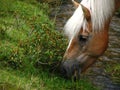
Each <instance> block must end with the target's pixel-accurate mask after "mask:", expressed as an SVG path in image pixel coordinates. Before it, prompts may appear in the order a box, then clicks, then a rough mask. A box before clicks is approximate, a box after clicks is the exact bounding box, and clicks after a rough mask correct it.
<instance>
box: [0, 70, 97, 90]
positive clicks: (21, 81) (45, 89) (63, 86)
mask: <svg viewBox="0 0 120 90" xmlns="http://www.w3.org/2000/svg"><path fill="white" fill-rule="evenodd" d="M0 72H1V74H0V83H1V84H2V85H3V84H8V85H9V86H14V87H13V89H14V88H15V90H97V88H94V87H93V86H92V85H91V84H90V82H89V81H87V80H85V79H84V80H81V81H77V82H73V81H71V80H65V79H64V78H61V77H59V76H58V75H55V74H50V73H48V72H44V71H42V72H40V73H39V74H31V73H25V72H21V71H14V70H10V69H9V70H4V69H3V70H1V69H0ZM1 81H2V82H1ZM86 82H87V83H86ZM0 86H1V85H0ZM4 88H7V87H6V86H5V87H4ZM13 89H12V90H13ZM8 90H9V89H8Z"/></svg>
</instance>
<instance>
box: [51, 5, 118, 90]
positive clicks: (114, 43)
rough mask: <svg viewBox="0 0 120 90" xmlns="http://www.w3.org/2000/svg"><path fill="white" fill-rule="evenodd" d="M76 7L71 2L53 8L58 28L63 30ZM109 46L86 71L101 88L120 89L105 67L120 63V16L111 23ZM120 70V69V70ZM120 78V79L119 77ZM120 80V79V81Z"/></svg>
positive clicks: (107, 89)
mask: <svg viewBox="0 0 120 90" xmlns="http://www.w3.org/2000/svg"><path fill="white" fill-rule="evenodd" d="M74 10H75V9H74V7H73V5H71V4H64V5H61V6H60V7H59V8H53V11H52V13H51V18H52V19H55V18H54V17H55V15H56V20H55V21H56V22H55V23H56V30H63V26H64V25H65V23H66V21H67V20H68V18H69V17H70V16H71V15H72V14H73V12H74ZM109 36H110V37H109V47H108V49H107V51H106V52H105V54H104V55H103V56H102V57H100V59H99V60H98V61H97V62H96V64H94V65H93V66H92V67H91V68H90V69H89V70H88V72H87V73H86V77H88V78H89V79H90V80H91V82H92V83H93V84H94V85H95V86H98V87H99V88H101V90H120V84H118V83H116V82H113V80H112V79H111V75H109V74H108V73H107V72H106V70H105V67H106V65H107V62H113V63H120V45H119V44H120V18H118V17H116V16H114V17H113V18H112V22H111V24H110V31H109ZM119 71H120V70H119ZM119 80H120V79H119ZM119 82H120V81H119Z"/></svg>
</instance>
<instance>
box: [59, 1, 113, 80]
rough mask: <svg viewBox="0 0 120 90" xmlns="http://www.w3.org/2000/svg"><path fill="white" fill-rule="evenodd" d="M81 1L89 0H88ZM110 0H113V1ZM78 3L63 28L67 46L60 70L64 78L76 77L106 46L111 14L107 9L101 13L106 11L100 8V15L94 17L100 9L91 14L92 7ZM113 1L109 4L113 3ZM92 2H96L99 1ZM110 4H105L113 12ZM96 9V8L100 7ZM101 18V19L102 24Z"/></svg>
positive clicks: (94, 60)
mask: <svg viewBox="0 0 120 90" xmlns="http://www.w3.org/2000/svg"><path fill="white" fill-rule="evenodd" d="M82 1H87V2H89V1H90V0H82ZM91 1H93V0H91ZM96 1H97V0H96ZM102 1H105V0H102ZM102 1H100V3H103V2H102ZM106 1H108V2H104V3H105V4H106V5H107V3H109V0H106ZM73 2H74V0H73ZM110 2H112V0H111V1H110ZM81 3H83V4H79V5H78V3H77V4H76V3H74V4H76V6H77V9H76V11H75V12H74V14H73V16H72V17H71V18H70V19H69V20H68V22H67V23H66V25H65V27H64V31H65V34H66V35H67V36H68V38H69V45H68V47H67V49H66V52H65V54H64V57H63V61H62V63H61V72H62V74H63V75H64V76H65V77H67V78H70V77H74V78H75V79H77V78H79V77H80V74H81V73H82V72H84V71H86V69H87V68H88V67H89V66H91V65H92V64H93V63H95V62H96V60H97V58H98V57H99V56H101V55H102V54H103V53H104V52H105V50H106V49H107V47H108V29H109V24H110V19H111V18H110V17H111V16H112V13H109V12H108V14H106V15H104V16H102V14H103V13H104V12H105V10H103V11H102V14H100V15H101V16H100V18H99V16H97V14H99V11H97V14H96V12H95V14H94V13H93V14H92V11H91V10H90V9H91V7H89V6H84V4H86V3H85V2H81ZM112 3H113V2H112ZM112 3H109V4H111V5H113V4H112ZM95 4H98V2H97V3H95ZM88 5H89V4H88ZM95 6H96V5H95ZM111 7H112V6H111ZM111 7H110V8H109V7H108V10H109V11H110V10H111V12H112V10H113V9H112V8H111ZM113 7H114V6H113ZM94 8H95V7H94ZM96 8H97V7H96ZM92 10H93V9H92ZM96 10H99V8H97V9H96ZM101 10H102V9H101ZM95 15H96V16H95ZM94 16H95V19H94ZM106 16H107V17H106ZM96 18H97V19H96ZM97 20H98V21H97ZM100 20H103V23H102V21H100ZM96 22H98V23H96ZM99 22H100V23H99ZM96 26H97V28H96Z"/></svg>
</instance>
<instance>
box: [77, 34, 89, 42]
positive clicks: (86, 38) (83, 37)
mask: <svg viewBox="0 0 120 90" xmlns="http://www.w3.org/2000/svg"><path fill="white" fill-rule="evenodd" d="M87 40H88V36H84V35H79V41H80V42H86V41H87Z"/></svg>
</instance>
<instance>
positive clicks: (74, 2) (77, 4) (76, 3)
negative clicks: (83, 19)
mask: <svg viewBox="0 0 120 90" xmlns="http://www.w3.org/2000/svg"><path fill="white" fill-rule="evenodd" d="M72 3H73V4H74V6H75V7H76V8H78V6H79V5H80V4H79V3H78V2H76V1H74V0H72Z"/></svg>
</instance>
